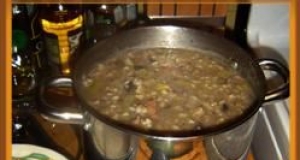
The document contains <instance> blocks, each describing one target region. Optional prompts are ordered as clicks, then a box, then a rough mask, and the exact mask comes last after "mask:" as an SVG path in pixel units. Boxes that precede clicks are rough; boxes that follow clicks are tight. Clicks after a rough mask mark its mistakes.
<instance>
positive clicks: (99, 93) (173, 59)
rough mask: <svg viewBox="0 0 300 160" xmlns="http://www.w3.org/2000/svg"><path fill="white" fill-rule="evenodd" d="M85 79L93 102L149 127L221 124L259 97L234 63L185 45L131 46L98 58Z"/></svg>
mask: <svg viewBox="0 0 300 160" xmlns="http://www.w3.org/2000/svg"><path fill="white" fill-rule="evenodd" d="M82 80H83V85H84V93H85V95H84V96H85V98H86V99H87V100H88V103H89V105H91V106H92V107H93V108H95V109H96V110H97V111H99V112H100V113H101V114H103V115H105V116H108V117H111V118H112V119H114V120H117V121H119V122H122V123H125V124H129V125H134V126H137V127H141V128H143V129H155V130H191V129H197V130H200V129H203V128H207V127H212V126H216V125H219V124H222V123H225V122H227V121H229V120H231V119H233V118H236V117H238V116H240V115H241V114H243V113H244V111H245V110H246V109H247V108H248V107H249V106H250V105H251V103H252V102H253V100H254V98H255V96H254V93H253V91H252V89H251V87H250V85H249V84H248V83H247V81H246V79H244V78H243V77H241V76H240V74H239V73H238V72H237V71H236V70H235V69H234V68H233V67H232V66H231V65H230V64H226V63H223V62H221V61H218V60H217V59H215V58H212V57H211V56H208V54H203V53H201V52H199V51H192V50H185V49H170V48H168V49H167V48H156V49H143V50H131V51H127V52H124V53H123V54H118V55H116V56H115V57H113V58H110V59H108V60H107V61H105V62H103V63H101V64H100V63H99V64H97V65H96V66H95V67H94V68H93V69H92V70H91V71H90V72H88V73H87V74H86V75H84V76H83V79H82Z"/></svg>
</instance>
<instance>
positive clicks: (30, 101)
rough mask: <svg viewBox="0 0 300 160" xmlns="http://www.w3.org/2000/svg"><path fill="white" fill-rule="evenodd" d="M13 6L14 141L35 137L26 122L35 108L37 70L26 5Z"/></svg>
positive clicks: (23, 140) (18, 141) (25, 140)
mask: <svg viewBox="0 0 300 160" xmlns="http://www.w3.org/2000/svg"><path fill="white" fill-rule="evenodd" d="M12 9H13V10H12V17H13V19H12V63H11V64H12V100H13V106H12V110H13V114H12V125H13V126H12V138H13V142H14V143H21V142H24V143H25V142H30V141H31V140H30V139H29V136H28V132H27V130H26V126H28V124H29V123H30V121H28V119H27V117H28V116H29V115H30V113H32V111H33V110H34V102H35V95H36V89H37V74H36V66H35V64H34V62H33V61H34V59H33V54H32V53H33V50H32V48H33V47H32V45H31V44H32V43H31V41H30V25H29V16H28V12H27V9H26V6H25V5H13V6H12Z"/></svg>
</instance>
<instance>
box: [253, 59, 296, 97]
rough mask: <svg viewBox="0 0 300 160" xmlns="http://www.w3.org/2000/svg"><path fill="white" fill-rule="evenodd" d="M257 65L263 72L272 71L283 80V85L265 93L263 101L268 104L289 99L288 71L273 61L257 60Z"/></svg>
mask: <svg viewBox="0 0 300 160" xmlns="http://www.w3.org/2000/svg"><path fill="white" fill-rule="evenodd" d="M259 65H260V67H261V68H262V70H263V71H274V72H276V73H277V74H278V75H279V76H280V77H281V78H282V79H283V83H282V84H281V85H279V86H278V87H277V88H275V89H270V90H268V91H267V93H266V95H265V99H264V101H265V102H270V101H274V100H282V99H284V98H287V97H289V86H290V80H289V69H288V68H287V67H286V66H285V65H283V64H282V63H280V62H279V61H277V60H274V59H259ZM268 81H269V80H267V83H268Z"/></svg>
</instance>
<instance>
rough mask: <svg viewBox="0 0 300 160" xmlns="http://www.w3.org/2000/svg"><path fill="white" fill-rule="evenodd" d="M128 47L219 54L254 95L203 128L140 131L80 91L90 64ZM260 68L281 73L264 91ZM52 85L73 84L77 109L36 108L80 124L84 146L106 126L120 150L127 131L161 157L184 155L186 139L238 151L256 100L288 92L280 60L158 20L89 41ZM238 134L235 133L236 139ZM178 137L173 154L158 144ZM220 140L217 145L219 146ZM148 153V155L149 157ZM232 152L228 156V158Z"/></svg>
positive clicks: (247, 134) (277, 97) (250, 123)
mask: <svg viewBox="0 0 300 160" xmlns="http://www.w3.org/2000/svg"><path fill="white" fill-rule="evenodd" d="M132 48H184V49H196V50H205V51H209V52H207V53H209V54H211V55H212V56H216V57H218V58H220V59H224V60H225V61H226V62H227V63H230V64H231V65H232V66H233V67H234V68H236V70H238V71H239V72H240V73H241V75H242V76H243V77H245V78H246V79H247V80H248V82H249V83H250V85H251V87H252V89H253V90H254V92H255V94H256V100H255V101H254V103H253V104H252V105H251V106H249V109H248V110H247V111H246V112H245V113H244V114H243V115H242V116H240V117H238V118H237V119H235V120H234V121H231V122H229V123H225V124H222V125H220V126H217V127H214V128H208V129H203V130H190V131H176V132H162V131H155V130H149V131H148V130H147V131H146V130H141V129H138V128H134V127H132V126H129V125H125V124H122V123H120V122H118V121H114V120H112V119H110V118H108V117H105V116H103V115H101V113H99V112H97V109H96V108H93V106H90V105H88V103H87V100H86V97H85V93H84V92H82V90H83V85H82V75H83V74H84V73H86V72H87V71H89V70H90V69H91V68H92V67H93V66H94V65H96V64H99V63H101V62H103V61H105V60H106V59H107V58H109V57H111V56H114V55H116V54H119V53H120V51H122V50H124V49H132ZM265 70H271V71H274V72H276V73H277V74H278V75H280V76H281V77H282V79H283V80H284V83H283V84H282V85H280V86H279V87H277V88H276V89H274V90H271V91H267V89H266V83H267V81H266V79H265V76H264V72H263V71H265ZM59 83H60V84H59ZM57 84H58V86H63V85H66V86H69V87H73V89H74V91H75V94H76V97H77V99H78V101H79V104H78V105H79V106H80V108H81V111H76V110H75V111H74V110H73V109H72V111H71V110H70V109H66V108H64V109H60V110H58V109H57V108H51V107H50V105H44V106H43V108H42V109H41V110H40V111H41V113H42V115H43V116H44V117H45V118H47V119H50V120H51V121H56V122H57V121H58V122H65V123H76V124H83V125H84V127H83V128H84V130H85V135H86V137H88V138H85V139H84V143H86V145H88V147H91V146H92V148H94V149H95V150H97V149H99V147H98V148H97V145H98V144H97V143H98V142H95V141H96V140H95V137H96V136H97V135H101V134H102V132H104V131H103V129H104V130H107V132H110V134H113V133H117V134H115V137H120V136H121V137H122V138H121V139H120V141H119V142H120V143H121V144H122V145H127V146H126V147H127V149H126V150H130V146H132V145H131V144H133V143H135V142H134V140H133V141H132V139H131V140H129V141H128V142H127V140H128V139H130V138H132V136H134V137H136V136H137V137H143V138H145V139H147V141H148V144H149V146H150V147H151V148H152V149H153V151H155V152H154V153H163V154H162V156H159V157H163V156H166V157H172V156H178V155H182V154H184V153H185V152H186V150H188V149H187V148H191V147H190V145H191V143H189V142H192V141H195V140H196V139H197V140H199V139H202V140H203V139H204V141H206V142H207V145H206V146H207V147H208V149H207V150H210V149H209V146H211V145H209V144H214V145H212V147H211V148H214V147H216V145H217V144H219V146H221V147H219V148H222V145H223V148H226V147H224V146H227V148H226V150H231V149H228V147H229V148H230V147H231V148H232V150H231V151H230V152H234V151H233V150H235V151H236V152H237V150H240V149H243V152H244V151H245V150H246V149H247V148H248V147H249V144H250V141H251V137H252V131H253V128H254V127H253V126H254V124H255V121H256V115H257V113H258V110H259V108H260V107H261V106H262V104H263V103H265V102H270V101H275V100H280V99H284V98H286V97H288V96H289V71H288V69H287V68H286V67H285V66H284V65H282V64H281V63H279V62H278V61H276V60H272V59H254V58H253V57H252V56H251V55H250V54H248V53H247V52H246V51H245V50H243V49H242V48H240V47H238V46H237V45H236V44H234V43H233V42H230V41H228V40H226V39H224V38H222V37H218V36H215V35H212V34H209V33H207V32H203V31H200V30H196V29H191V28H184V27H178V26H171V25H163V26H148V27H140V28H135V29H131V30H127V31H124V32H121V33H119V34H117V35H114V36H112V37H109V38H107V39H105V40H103V41H101V42H99V43H97V44H95V46H93V47H92V48H90V49H89V50H87V51H86V52H84V55H83V56H82V57H81V58H80V59H79V61H78V62H77V63H76V64H75V67H74V69H73V76H72V77H71V79H68V78H60V79H56V80H54V81H51V82H49V85H50V86H51V85H52V86H55V85H57ZM44 92H45V87H42V88H41V95H43V93H44ZM40 99H41V100H42V103H43V104H47V103H48V102H46V101H47V100H46V99H45V97H43V96H41V97H40ZM45 106H46V107H45ZM95 124H99V126H101V127H95ZM97 130H98V131H97ZM95 132H96V133H95ZM97 132H99V133H97ZM100 132H101V133H100ZM228 136H235V138H233V139H232V138H231V139H230V138H228ZM206 137H210V138H206ZM239 137H241V138H240V139H239ZM243 137H244V138H243ZM107 138H109V137H107ZM205 138H206V139H205ZM226 138H227V139H226ZM96 139H97V138H96ZM216 139H220V141H218V142H213V141H216ZM234 139H235V140H237V139H239V140H240V141H243V144H240V143H241V142H239V143H238V142H236V141H235V140H234ZM112 141H113V140H112ZM112 141H111V142H112ZM121 141H122V142H121ZM125 141H126V142H125ZM179 142H180V143H182V142H187V143H186V144H184V146H185V147H182V148H184V149H183V150H181V151H175V152H176V153H174V150H172V149H167V150H166V147H163V149H162V146H164V145H165V144H166V143H168V144H169V143H171V146H174V145H176V144H178V143H179ZM99 143H100V142H99ZM125 143H126V144H125ZM221 143H223V144H222V145H221ZM232 143H236V144H237V143H238V145H239V146H238V147H237V146H235V145H232ZM225 144H226V145H225ZM228 144H230V145H228ZM241 145H243V146H241ZM168 146H170V145H168ZM234 146H235V147H234ZM126 147H125V148H126ZM100 148H101V147H100ZM170 148H172V147H170ZM234 148H236V149H234ZM237 148H238V149H237ZM156 151H157V152H156ZM218 152H220V151H218ZM122 153H123V152H122ZM241 154H243V153H242V151H239V152H238V153H234V154H233V153H232V154H231V156H233V155H235V156H236V157H238V156H241ZM157 155H159V154H155V155H154V156H157ZM154 156H153V157H154ZM153 157H152V159H155V158H153ZM211 157H214V158H210V159H217V158H215V157H216V156H213V155H212V156H211ZM236 157H234V156H233V157H230V158H236ZM227 158H228V156H227Z"/></svg>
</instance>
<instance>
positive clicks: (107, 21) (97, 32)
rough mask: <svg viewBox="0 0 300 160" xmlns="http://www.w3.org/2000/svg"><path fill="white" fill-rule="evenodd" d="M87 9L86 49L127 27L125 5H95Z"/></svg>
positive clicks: (88, 6)
mask: <svg viewBox="0 0 300 160" xmlns="http://www.w3.org/2000/svg"><path fill="white" fill-rule="evenodd" d="M85 8H86V9H85V15H86V16H85V21H86V22H85V24H88V26H87V28H85V35H86V36H85V37H86V39H85V41H86V44H85V47H86V48H89V47H91V46H93V45H94V44H95V43H97V42H99V41H101V40H103V39H105V38H107V37H109V36H111V35H113V34H115V33H116V32H118V31H120V30H122V28H123V27H124V26H125V25H126V22H127V19H126V17H125V9H126V8H125V5H121V4H93V5H87V6H85Z"/></svg>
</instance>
